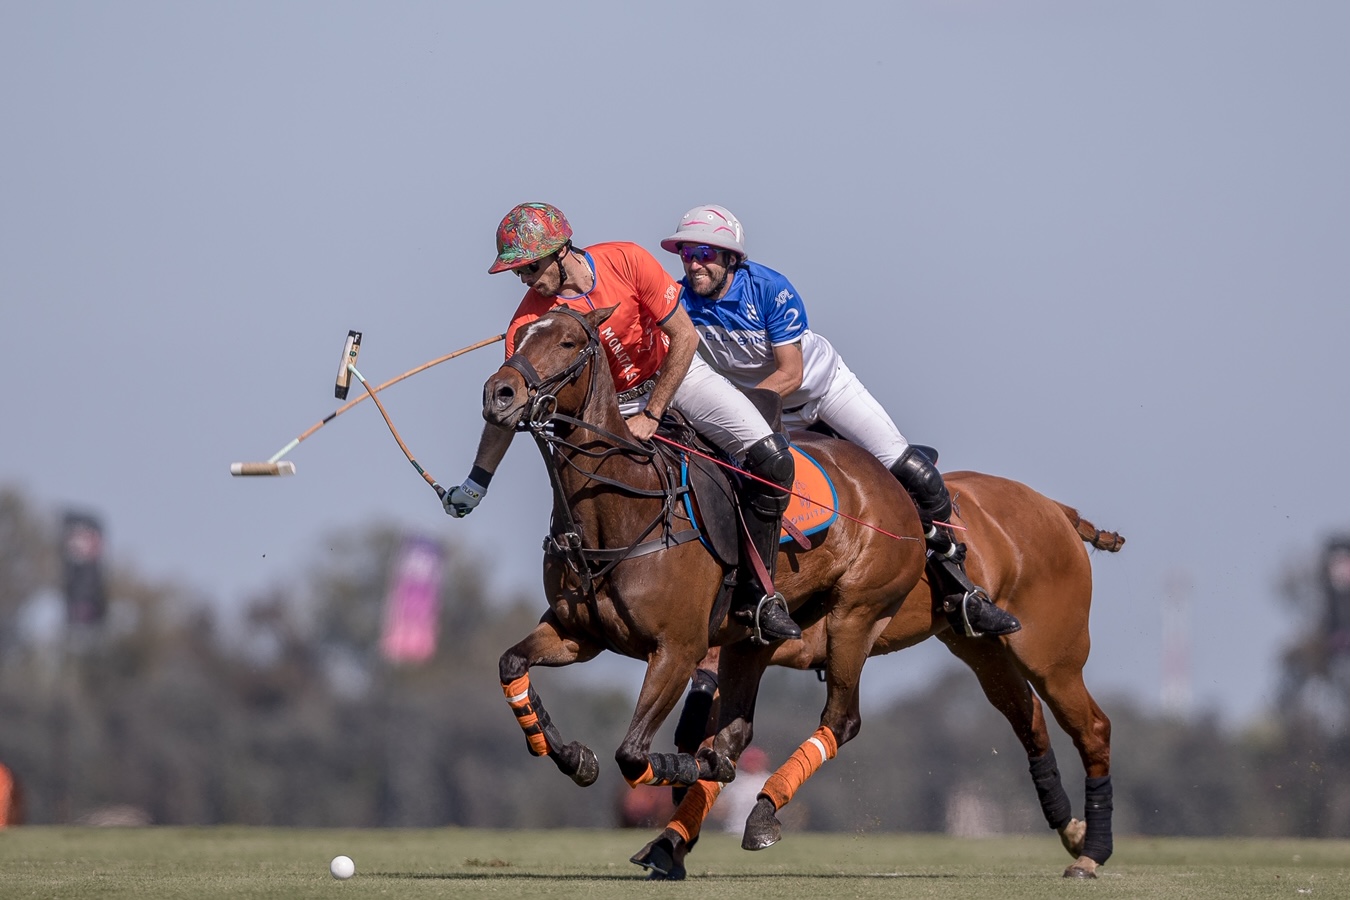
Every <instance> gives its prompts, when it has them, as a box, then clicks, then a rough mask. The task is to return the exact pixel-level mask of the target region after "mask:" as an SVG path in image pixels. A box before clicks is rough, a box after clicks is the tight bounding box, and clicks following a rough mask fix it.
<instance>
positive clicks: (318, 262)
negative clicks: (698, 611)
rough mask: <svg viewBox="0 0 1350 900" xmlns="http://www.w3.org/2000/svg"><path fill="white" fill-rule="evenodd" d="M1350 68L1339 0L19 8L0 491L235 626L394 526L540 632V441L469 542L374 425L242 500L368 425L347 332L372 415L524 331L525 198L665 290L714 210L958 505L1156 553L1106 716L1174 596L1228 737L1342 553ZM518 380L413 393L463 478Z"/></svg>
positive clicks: (1208, 701)
mask: <svg viewBox="0 0 1350 900" xmlns="http://www.w3.org/2000/svg"><path fill="white" fill-rule="evenodd" d="M1347 36H1350V6H1347V5H1346V4H1343V3H1339V2H1320V3H1319V2H1295V3H1262V2H1252V0H1222V2H1219V0H1216V2H1175V0H1168V2H1133V3H1105V2H1078V0H1075V2H1067V0H1066V2H1026V3H1015V4H1014V3H1005V2H981V0H965V2H961V0H950V2H936V0H933V2H874V3H860V2H848V0H842V2H834V3H828V4H816V3H802V2H772V3H770V2H762V3H727V4H723V5H720V6H718V7H717V8H716V9H714V8H713V7H711V6H709V5H707V4H689V5H687V6H679V5H671V4H663V5H660V6H658V5H655V4H629V3H618V2H613V3H589V2H578V3H572V4H545V3H535V2H524V3H511V4H498V3H493V4H453V5H452V4H448V3H397V2H395V3H380V4H374V3H342V2H325V3H306V2H291V3H282V4H278V3H270V2H269V3H256V2H237V3H230V4H183V3H170V2H165V3H148V2H127V3H119V4H105V3H75V2H68V3H43V4H34V3H21V2H15V0H0V122H3V130H0V163H2V164H0V310H2V311H3V322H4V325H5V339H6V358H7V363H8V371H9V375H10V379H9V389H8V390H7V391H5V392H3V393H2V394H0V422H3V423H4V429H5V441H4V450H3V452H0V482H3V483H6V484H13V485H17V486H18V487H20V488H22V489H24V490H25V491H26V492H28V493H29V494H30V495H31V496H32V497H33V499H34V500H36V501H37V502H38V503H40V504H42V505H44V506H45V507H47V508H50V509H59V508H61V507H63V506H65V505H67V504H74V505H78V506H79V507H82V508H87V509H91V510H94V511H97V512H99V513H100V514H102V515H103V516H104V517H105V519H106V521H107V527H108V538H109V546H110V552H111V553H112V555H113V557H114V559H115V560H117V561H120V562H124V563H127V564H133V565H135V566H136V567H137V568H138V569H140V570H141V571H142V572H144V573H146V574H148V575H151V576H152V577H156V578H174V579H181V580H182V581H185V582H187V583H189V584H191V585H194V586H196V587H197V588H199V589H200V590H201V591H202V592H203V593H204V594H206V595H207V596H209V597H212V598H213V599H214V600H215V601H217V602H218V603H219V604H220V605H221V606H222V607H224V608H227V609H228V608H233V607H237V605H238V603H239V602H240V601H241V600H242V599H243V598H244V597H246V596H247V595H248V594H249V593H250V592H254V591H257V590H260V589H262V588H265V587H266V586H268V585H270V584H273V583H275V582H278V581H286V580H294V579H296V578H298V577H299V576H300V574H301V573H303V572H304V571H305V570H306V568H307V567H308V566H309V565H311V564H312V563H315V562H321V561H322V558H323V557H322V553H323V550H322V548H321V547H320V546H319V536H320V535H321V534H323V533H325V532H327V531H331V530H333V529H338V528H344V527H349V528H352V529H360V528H362V527H363V526H364V525H365V524H367V523H370V522H374V521H383V520H393V521H397V522H401V523H405V524H406V525H407V526H408V527H409V528H412V529H418V530H422V531H425V532H427V533H429V534H434V535H451V536H453V537H454V538H456V539H458V540H463V541H466V542H468V544H469V545H470V546H471V547H473V548H475V549H476V550H477V551H480V552H481V553H482V554H483V555H484V556H485V558H489V559H492V560H493V568H494V571H495V576H494V585H495V586H496V588H497V589H499V590H501V591H503V592H508V591H514V590H529V591H537V589H538V571H539V545H540V539H541V538H542V536H543V533H544V530H545V528H546V524H547V509H548V496H547V486H546V482H545V480H544V476H543V473H542V468H541V465H540V463H539V460H538V459H537V455H536V453H535V450H534V448H533V447H532V446H530V445H529V444H528V443H526V442H524V441H521V442H519V443H518V445H517V446H516V447H514V448H513V449H512V451H511V453H510V454H509V455H508V457H507V460H506V462H505V464H504V465H503V467H502V469H501V471H500V473H499V475H498V477H497V479H496V481H494V482H493V486H492V490H491V492H490V493H489V495H488V497H487V499H486V501H485V502H484V505H483V506H482V507H481V508H480V510H479V511H478V512H476V513H475V514H474V515H473V516H472V517H471V518H469V519H466V520H464V521H459V522H455V521H451V520H449V519H447V518H446V517H445V516H444V514H443V513H442V512H441V509H440V505H439V503H438V502H437V500H436V498H435V496H434V495H433V494H432V493H431V491H430V490H429V489H428V488H427V487H426V485H425V484H424V483H423V482H422V481H421V479H420V478H418V477H417V475H416V473H415V472H414V471H413V470H412V469H411V468H410V467H409V466H408V465H407V463H406V462H405V461H404V460H403V458H402V456H401V455H400V453H399V451H398V448H397V446H396V445H395V444H394V442H393V440H392V439H391V438H390V436H389V434H388V432H387V431H386V430H385V428H384V425H383V423H382V421H381V420H380V419H379V417H378V414H377V412H376V410H375V408H374V406H373V405H372V404H369V403H365V404H363V405H362V406H360V407H358V408H357V409H355V410H353V411H352V412H351V413H349V414H347V415H345V416H343V417H342V418H341V419H338V420H336V421H335V422H333V423H332V424H330V425H329V426H327V427H326V428H324V429H322V430H321V431H319V432H318V433H317V434H316V435H315V436H314V437H313V438H311V439H310V440H308V441H306V442H305V443H304V444H302V445H301V446H300V447H299V448H297V449H296V450H295V451H294V452H293V453H292V454H291V457H290V458H291V459H293V460H294V461H295V462H296V465H297V467H298V470H299V474H298V476H297V477H295V478H291V479H284V480H282V479H271V480H240V479H232V478H230V476H229V475H228V465H229V463H230V462H232V461H235V460H244V459H265V458H267V457H268V456H270V455H271V454H272V453H273V452H275V451H276V450H278V449H279V448H280V447H281V446H282V445H283V444H285V443H286V442H287V441H288V440H290V439H291V438H293V437H295V436H296V435H297V434H299V433H300V432H301V431H302V430H304V429H305V428H307V427H308V426H309V425H311V424H313V423H314V422H316V421H318V420H319V419H320V418H322V417H323V416H324V415H326V414H327V413H328V412H330V411H331V410H332V409H334V408H335V407H336V406H337V405H338V404H337V402H336V401H335V400H334V399H333V398H332V382H333V378H334V375H335V372H336V366H337V356H338V354H339V351H340V350H341V346H342V340H343V338H344V337H345V335H346V333H347V330H348V329H350V328H355V329H358V330H361V331H363V332H364V333H365V343H364V347H363V351H362V354H361V363H362V371H363V373H364V374H365V375H366V376H367V377H368V378H370V379H372V380H373V381H377V382H378V381H383V380H385V379H387V378H390V377H393V376H394V375H397V374H399V373H401V372H403V371H405V370H407V369H409V368H411V367H413V366H415V365H418V364H420V363H422V362H424V361H426V360H429V359H432V358H434V357H436V356H439V355H441V354H443V353H446V352H448V351H450V350H453V349H455V348H457V347H461V346H464V345H466V344H469V343H472V342H473V341H476V340H478V339H480V338H483V337H487V336H489V335H492V334H495V333H497V332H499V331H501V330H502V329H503V327H504V326H505V323H506V319H507V317H508V315H509V314H510V312H511V310H512V309H513V308H514V305H515V303H516V301H517V299H518V297H519V294H520V289H519V285H518V282H517V281H516V280H515V279H512V278H509V277H505V276H500V277H490V276H488V275H487V274H486V272H487V267H488V264H489V263H490V262H491V259H492V256H493V242H492V241H493V237H492V235H493V229H494V227H495V225H496V223H497V221H498V220H499V219H500V218H501V216H502V215H503V214H504V213H505V212H506V211H507V210H508V209H509V208H510V207H511V206H512V205H514V204H515V203H517V202H520V201H523V200H545V201H549V202H552V203H555V204H557V205H558V206H560V207H561V208H562V209H563V210H564V211H565V212H566V213H567V215H568V216H569V217H570V218H571V221H572V223H573V225H574V227H575V229H576V231H577V236H578V239H579V240H580V241H582V242H595V241H600V240H613V239H624V240H632V241H636V242H638V243H640V244H643V245H644V246H646V247H648V248H649V249H651V250H652V251H653V252H655V253H656V254H657V255H658V257H660V258H662V260H663V262H665V263H666V264H667V266H669V267H670V269H671V271H672V272H674V271H677V268H676V260H675V258H674V257H671V256H669V255H667V254H663V253H661V252H660V250H659V248H658V242H659V240H660V238H661V237H663V236H664V235H666V234H667V233H669V232H670V231H671V229H672V228H673V227H674V226H675V224H676V222H677V221H678V219H679V217H680V214H681V213H682V212H683V211H684V210H685V209H687V208H688V207H690V206H692V205H694V204H696V203H706V202H715V203H721V204H723V205H726V206H728V207H730V208H731V209H732V210H733V211H735V212H736V213H737V214H738V215H739V216H740V218H741V219H742V221H743V222H744V224H745V227H746V230H747V239H748V245H749V249H750V252H751V255H752V257H754V258H756V259H758V260H760V261H761V262H764V263H766V264H768V265H770V266H773V267H775V268H778V269H780V270H782V271H784V272H785V273H786V274H787V275H788V276H789V277H790V278H791V279H792V280H793V281H794V282H795V283H796V285H797V287H798V288H799V290H800V291H801V293H802V295H803V297H804V298H805V300H806V302H807V305H808V309H809V311H810V314H811V318H812V324H813V326H814V327H815V328H816V330H817V331H820V332H821V333H823V334H825V335H826V336H828V337H829V338H830V339H831V340H832V341H833V342H834V343H835V344H836V346H838V347H839V348H840V350H841V351H842V352H843V354H844V355H845V358H846V359H847V360H848V362H849V364H850V366H851V367H852V368H853V369H854V370H855V371H856V372H857V373H858V374H859V375H860V377H861V378H862V379H863V381H864V382H865V383H866V384H867V385H868V386H869V388H870V389H871V390H872V391H873V393H874V394H875V395H876V396H877V397H878V398H879V399H880V400H881V401H882V402H883V403H884V404H885V405H886V406H887V408H888V409H889V410H890V412H891V413H892V416H893V417H894V418H895V419H896V421H897V422H898V423H899V425H900V427H901V429H902V430H903V431H904V432H905V433H906V434H907V435H908V436H909V437H910V438H911V439H913V440H915V441H920V442H924V443H930V444H935V445H937V446H938V447H940V448H941V450H942V453H943V464H944V468H946V469H949V470H950V469H958V468H973V469H979V470H983V471H988V472H993V473H997V474H1000V475H1005V476H1008V477H1011V478H1015V479H1018V480H1021V481H1025V482H1026V483H1028V484H1030V485H1032V486H1033V487H1035V488H1037V489H1039V490H1041V491H1043V492H1045V493H1047V494H1049V495H1051V496H1053V497H1055V498H1056V499H1058V500H1061V501H1063V502H1065V503H1068V504H1071V505H1074V506H1077V507H1078V508H1079V509H1080V510H1081V511H1082V513H1083V514H1084V515H1085V516H1087V517H1088V518H1090V519H1092V520H1093V521H1095V522H1096V523H1097V524H1098V525H1100V526H1102V527H1104V528H1110V529H1115V530H1119V531H1120V532H1122V533H1124V534H1125V535H1126V537H1127V538H1128V540H1129V543H1128V545H1127V546H1126V548H1125V550H1124V552H1123V553H1121V554H1119V555H1117V556H1106V555H1103V554H1098V556H1097V557H1096V560H1095V562H1094V569H1095V572H1096V577H1097V586H1098V589H1097V597H1096V603H1095V605H1094V609H1093V635H1094V646H1093V656H1092V660H1091V662H1090V664H1089V669H1088V678H1089V684H1090V686H1091V687H1092V688H1093V689H1094V690H1096V691H1097V692H1098V693H1110V692H1119V691H1124V692H1128V693H1130V694H1132V695H1133V696H1135V697H1137V698H1138V699H1139V701H1140V702H1141V703H1144V704H1146V705H1149V706H1156V704H1157V703H1158V696H1159V692H1160V686H1161V685H1160V671H1161V667H1162V663H1161V628H1162V610H1163V603H1164V598H1165V595H1166V592H1167V590H1168V587H1167V586H1168V585H1169V584H1172V583H1175V582H1177V581H1178V580H1181V579H1188V580H1189V582H1190V583H1191V585H1192V587H1191V588H1190V591H1189V600H1190V611H1189V626H1190V634H1191V639H1192V645H1191V651H1190V666H1191V670H1192V675H1193V688H1194V693H1195V698H1196V703H1197V705H1198V706H1200V707H1202V708H1210V709H1217V710H1220V711H1221V712H1222V713H1223V714H1224V716H1225V717H1226V718H1227V719H1229V720H1230V721H1247V720H1251V719H1254V718H1256V717H1258V716H1259V715H1260V714H1261V713H1262V712H1263V711H1264V710H1265V709H1266V707H1267V705H1268V704H1269V703H1270V702H1271V701H1272V699H1273V694H1274V687H1275V676H1276V669H1275V654H1276V653H1277V651H1278V648H1279V645H1280V643H1281V641H1283V640H1284V639H1285V638H1286V637H1287V635H1288V634H1289V632H1290V630H1291V628H1292V622H1291V621H1290V620H1289V618H1288V615H1287V613H1286V612H1284V611H1283V610H1281V609H1280V608H1279V607H1278V606H1277V604H1276V603H1275V601H1274V591H1273V582H1274V580H1275V577H1276V574H1277V572H1278V570H1279V567H1280V566H1281V564H1282V563H1283V561H1284V560H1286V559H1288V558H1291V557H1297V556H1300V555H1310V554H1312V553H1313V552H1314V551H1315V550H1316V548H1317V546H1318V545H1319V543H1320V541H1321V540H1322V539H1323V538H1324V537H1325V536H1327V535H1328V534H1330V533H1332V532H1334V531H1342V530H1350V476H1347V474H1346V468H1345V460H1346V459H1347V458H1350V415H1348V413H1347V411H1348V410H1350V363H1348V362H1347V359H1348V358H1350V357H1347V354H1346V346H1347V342H1348V341H1350V302H1347V301H1348V300H1350V296H1348V295H1350V290H1348V288H1350V253H1347V249H1348V247H1350V165H1348V164H1347V161H1348V160H1350V88H1348V87H1347V86H1348V85H1350V53H1347V51H1346V41H1347ZM499 360H500V349H499V347H494V348H492V349H489V350H482V351H479V352H477V353H475V354H471V355H468V356H466V357H463V358H461V359H458V360H455V361H452V362H450V363H447V364H445V365H444V366H441V367H438V368H436V369H432V370H430V371H429V372H427V373H425V374H423V375H419V376H417V377H416V378H414V379H410V380H409V381H407V382H405V383H404V384H402V385H400V386H398V387H396V388H393V389H391V390H390V391H389V392H387V393H386V394H385V395H383V396H384V399H385V401H386V404H387V406H388V408H389V411H390V413H391V415H392V416H394V419H395V422H396V423H397V424H398V425H399V429H400V431H401V433H402V435H403V437H404V439H405V440H406V441H407V442H408V444H409V445H410V447H411V448H412V449H413V452H414V453H415V454H417V456H418V457H419V459H420V460H421V461H422V462H423V463H424V465H426V467H427V468H428V469H429V470H430V471H431V472H433V473H434V474H435V475H436V476H437V477H438V478H440V480H441V481H443V482H446V483H451V482H458V480H460V479H461V478H462V477H463V476H464V475H465V474H466V473H467V471H468V468H469V465H470V462H471V459H472V455H473V451H474V448H475V445H476V442H477V437H478V434H479V431H480V428H481V419H480V416H479V412H478V403H479V396H480V390H481V385H482V382H483V380H484V379H485V378H486V376H487V375H488V374H489V373H490V372H491V371H492V370H493V369H495V368H496V365H497V364H498V362H499ZM316 554H317V556H316ZM944 659H945V653H944V651H942V650H941V649H940V648H936V647H924V648H919V649H918V650H915V651H909V652H906V653H905V654H901V655H899V656H897V657H894V658H891V659H888V660H886V661H885V662H884V663H883V664H880V665H876V666H875V667H874V668H869V674H870V675H871V679H870V680H869V681H868V686H867V688H866V690H867V691H868V692H872V696H876V692H878V691H884V690H888V689H892V690H893V689H896V688H897V687H901V686H904V685H906V684H917V683H921V681H922V679H923V678H924V677H926V675H927V674H928V673H930V672H931V671H932V668H933V667H934V666H936V665H940V664H943V660H944ZM635 677H636V675H635Z"/></svg>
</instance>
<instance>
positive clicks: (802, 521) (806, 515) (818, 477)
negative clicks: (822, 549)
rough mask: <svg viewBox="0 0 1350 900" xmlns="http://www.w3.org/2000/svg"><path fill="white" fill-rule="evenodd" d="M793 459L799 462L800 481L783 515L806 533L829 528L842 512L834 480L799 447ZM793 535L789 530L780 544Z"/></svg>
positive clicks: (797, 473)
mask: <svg viewBox="0 0 1350 900" xmlns="http://www.w3.org/2000/svg"><path fill="white" fill-rule="evenodd" d="M792 457H793V462H794V463H795V464H796V467H797V472H796V480H795V481H793V483H792V493H793V495H794V496H792V497H791V498H789V499H790V501H791V502H789V503H788V508H787V512H785V513H783V518H784V519H786V520H787V521H789V522H791V523H792V524H793V525H796V526H797V528H798V530H799V531H801V533H802V534H815V533H816V532H817V531H820V530H822V529H824V528H827V527H829V525H830V523H832V522H833V521H834V520H835V519H837V518H838V517H839V514H838V513H836V512H835V510H836V509H838V508H839V495H838V494H836V493H835V490H834V482H832V481H830V476H829V475H827V474H826V473H825V470H824V469H822V468H821V467H820V463H818V462H816V461H815V460H814V459H812V458H811V457H809V456H807V455H806V454H805V453H803V452H802V451H801V450H799V449H797V446H796V445H795V444H794V445H792ZM790 540H792V536H791V535H789V534H788V533H787V532H786V531H784V532H783V534H782V537H781V538H779V543H782V544H786V543H787V542H788V541H790Z"/></svg>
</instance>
